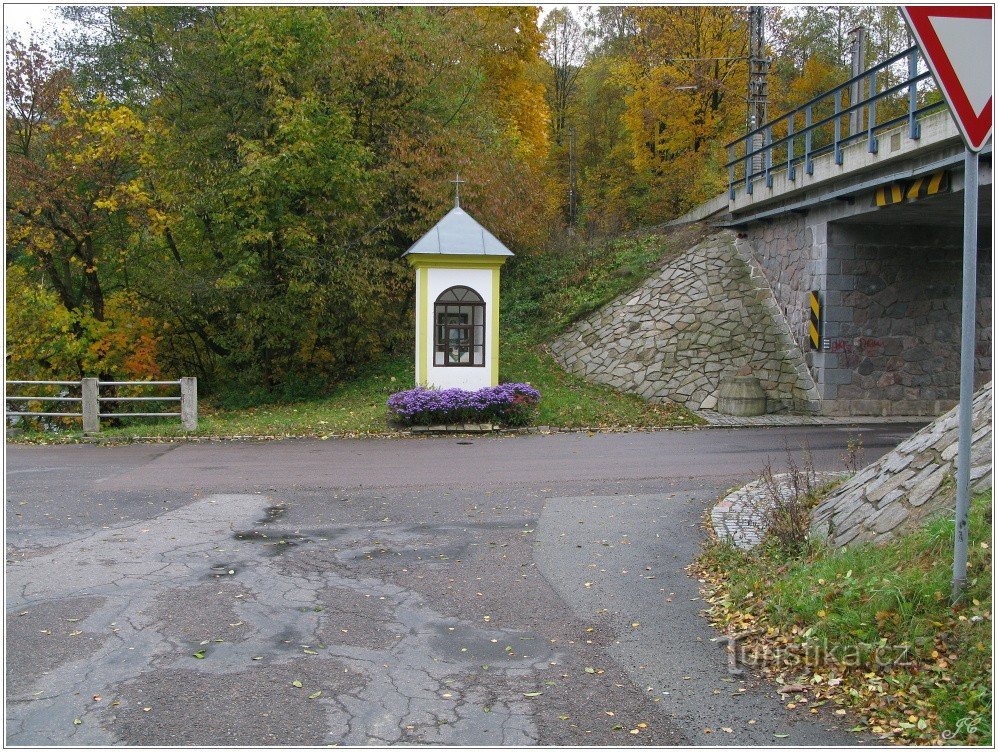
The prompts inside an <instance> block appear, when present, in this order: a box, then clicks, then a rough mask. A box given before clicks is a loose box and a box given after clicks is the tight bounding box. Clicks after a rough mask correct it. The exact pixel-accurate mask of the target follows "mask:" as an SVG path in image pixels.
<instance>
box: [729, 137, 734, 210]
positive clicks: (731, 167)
mask: <svg viewBox="0 0 998 752" xmlns="http://www.w3.org/2000/svg"><path fill="white" fill-rule="evenodd" d="M734 200H735V145H734V144H731V145H730V146H729V147H728V201H734Z"/></svg>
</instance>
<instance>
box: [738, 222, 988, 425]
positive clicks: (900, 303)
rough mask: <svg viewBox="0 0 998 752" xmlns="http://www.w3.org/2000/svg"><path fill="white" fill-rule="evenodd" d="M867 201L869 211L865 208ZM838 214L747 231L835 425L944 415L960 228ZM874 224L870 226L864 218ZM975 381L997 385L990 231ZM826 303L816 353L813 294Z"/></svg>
mask: <svg viewBox="0 0 998 752" xmlns="http://www.w3.org/2000/svg"><path fill="white" fill-rule="evenodd" d="M860 203H862V202H860ZM862 211H868V208H867V209H864V208H863V207H862V206H859V205H856V206H849V205H846V204H842V205H838V204H830V205H822V206H816V207H813V208H812V209H811V210H809V212H808V213H807V214H806V215H804V214H794V213H788V214H785V215H783V216H781V217H779V218H777V219H773V220H771V221H767V222H758V223H755V224H753V225H751V226H750V227H749V228H748V230H747V235H748V238H749V243H750V244H751V248H752V252H753V254H754V256H755V258H756V259H757V260H758V263H759V266H760V267H761V268H762V270H763V272H764V273H765V276H766V280H767V281H768V283H769V285H770V287H771V288H772V290H773V295H774V297H775V299H776V301H777V303H778V305H779V307H780V310H781V311H783V313H784V315H785V317H786V319H787V322H788V327H789V331H790V333H791V336H792V337H793V340H794V341H795V342H796V343H797V344H798V346H799V347H800V348H801V350H802V352H803V354H804V355H803V357H804V359H805V361H806V362H807V364H808V366H809V368H810V371H811V375H812V377H813V378H814V380H815V382H816V384H817V388H818V392H819V394H820V397H821V412H822V413H824V414H826V415H939V414H941V413H943V412H945V411H946V410H948V409H949V408H950V407H952V406H953V405H954V404H955V403H956V400H957V399H958V398H959V378H958V376H959V342H960V280H961V246H962V241H961V237H962V235H961V228H959V227H945V226H921V225H919V226H909V225H900V224H890V225H888V224H877V223H876V222H875V220H876V219H877V215H876V213H870V214H869V215H868V216H869V221H866V222H864V221H861V220H860V218H859V217H858V216H851V217H850V218H849V219H848V221H841V220H842V219H843V217H844V215H847V214H849V213H853V214H854V213H856V212H862ZM864 219H865V217H864ZM979 237H980V239H981V246H980V249H979V253H978V300H977V328H978V331H977V368H976V374H975V383H976V384H977V385H981V384H983V383H985V382H987V381H989V380H990V379H991V378H992V372H991V354H992V331H991V310H992V298H991V275H992V260H991V246H990V237H991V234H990V231H989V229H988V228H982V231H980V232H979ZM810 290H819V291H821V292H822V295H823V304H824V316H823V318H824V332H823V335H824V338H825V339H826V340H827V341H828V348H827V349H826V350H824V351H821V352H815V351H813V350H811V349H810V347H809V346H808V343H807V325H808V318H809V310H808V302H807V293H808V291H810Z"/></svg>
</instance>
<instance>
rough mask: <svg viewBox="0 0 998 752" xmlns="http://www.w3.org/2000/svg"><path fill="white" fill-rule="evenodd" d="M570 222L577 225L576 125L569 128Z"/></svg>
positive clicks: (570, 224)
mask: <svg viewBox="0 0 998 752" xmlns="http://www.w3.org/2000/svg"><path fill="white" fill-rule="evenodd" d="M568 224H569V227H574V226H575V126H574V125H572V126H569V129H568Z"/></svg>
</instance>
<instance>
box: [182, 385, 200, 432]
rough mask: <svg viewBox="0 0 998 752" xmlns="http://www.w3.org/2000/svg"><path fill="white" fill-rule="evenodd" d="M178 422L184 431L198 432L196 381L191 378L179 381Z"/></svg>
mask: <svg viewBox="0 0 998 752" xmlns="http://www.w3.org/2000/svg"><path fill="white" fill-rule="evenodd" d="M180 422H181V424H182V425H183V427H184V430H185V431H196V430H198V380H197V379H196V378H194V377H193V376H184V377H183V378H181V379H180Z"/></svg>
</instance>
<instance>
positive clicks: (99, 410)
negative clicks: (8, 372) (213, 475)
mask: <svg viewBox="0 0 998 752" xmlns="http://www.w3.org/2000/svg"><path fill="white" fill-rule="evenodd" d="M6 383H7V393H6V394H5V395H4V406H5V408H6V405H7V403H9V402H14V403H17V404H24V403H28V402H48V403H52V402H54V403H57V404H66V405H67V406H69V407H72V406H75V405H79V412H68V411H66V412H57V411H55V410H19V409H15V410H7V409H5V411H4V416H5V418H12V417H53V418H82V419H83V432H84V433H98V432H99V431H100V419H101V418H180V423H181V425H182V426H183V427H184V430H185V431H196V430H197V428H198V380H197V379H196V378H194V377H193V376H185V377H183V378H181V379H178V380H176V381H100V380H98V379H93V378H90V379H80V380H79V381H8V382H6ZM25 386H34V387H52V386H56V387H68V388H70V389H72V388H78V389H79V390H80V394H79V396H78V397H73V396H67V395H52V396H48V395H12V394H10V391H11V387H25ZM102 386H103V387H115V388H117V387H120V386H130V387H153V386H156V387H159V386H177V387H180V394H179V395H173V396H166V397H161V396H149V397H142V396H139V397H134V396H131V397H119V396H117V395H116V394H111V395H107V396H103V397H102V396H101V391H100V390H101V387H102ZM36 391H37V390H36ZM64 391H68V389H67V390H64ZM105 394H106V393H105ZM132 402H138V403H150V402H179V403H180V411H179V412H110V410H112V409H115V408H117V409H121V407H122V404H116V403H123V405H125V406H127V404H128V403H132ZM15 407H16V405H15ZM139 409H141V407H140V408H139ZM146 409H147V410H148V409H149V408H146Z"/></svg>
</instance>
